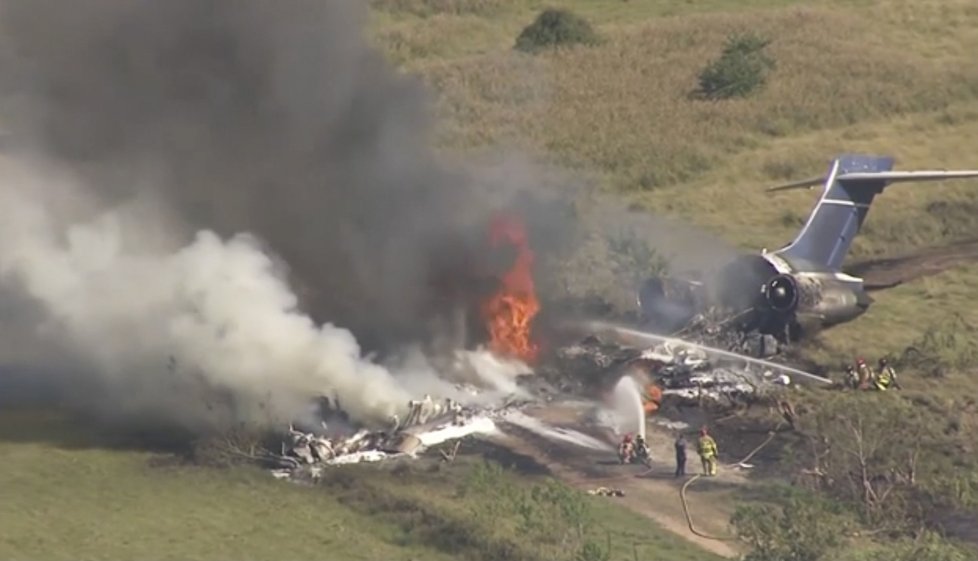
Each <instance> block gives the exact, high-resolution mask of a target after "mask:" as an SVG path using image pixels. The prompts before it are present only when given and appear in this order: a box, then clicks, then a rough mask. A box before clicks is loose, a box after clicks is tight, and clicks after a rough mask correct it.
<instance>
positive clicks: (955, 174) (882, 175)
mask: <svg viewBox="0 0 978 561" xmlns="http://www.w3.org/2000/svg"><path fill="white" fill-rule="evenodd" d="M968 177H978V170H959V171H946V170H926V171H876V172H851V173H844V174H841V175H837V176H836V177H835V180H836V181H838V182H840V183H849V184H859V183H860V182H877V181H885V182H887V183H896V182H900V181H941V180H943V179H965V178H968ZM828 179H829V178H828V176H822V177H813V178H811V179H803V180H801V181H794V182H792V183H786V184H784V185H778V186H777V187H770V188H768V189H766V191H767V192H769V193H773V192H775V191H787V190H789V189H803V188H809V189H811V188H812V187H815V186H816V185H824V184H825V182H826V181H828Z"/></svg>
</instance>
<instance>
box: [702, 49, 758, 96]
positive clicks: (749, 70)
mask: <svg viewBox="0 0 978 561" xmlns="http://www.w3.org/2000/svg"><path fill="white" fill-rule="evenodd" d="M768 43H770V40H769V39H764V38H762V37H759V36H757V35H753V34H744V35H733V36H731V37H728V38H727V43H726V45H725V46H724V48H723V53H722V54H721V55H720V58H718V59H716V60H714V61H713V62H711V63H709V64H708V65H707V66H706V68H704V69H703V71H702V72H700V76H699V90H698V93H699V94H700V95H702V96H703V97H705V98H707V99H727V98H732V97H746V96H747V95H749V94H750V93H752V92H753V91H755V90H756V89H758V88H760V87H761V86H763V85H764V83H765V82H766V81H767V74H768V72H769V71H771V70H772V69H773V68H774V60H773V59H772V58H771V57H769V56H768V55H767V54H765V53H764V47H766V46H767V45H768Z"/></svg>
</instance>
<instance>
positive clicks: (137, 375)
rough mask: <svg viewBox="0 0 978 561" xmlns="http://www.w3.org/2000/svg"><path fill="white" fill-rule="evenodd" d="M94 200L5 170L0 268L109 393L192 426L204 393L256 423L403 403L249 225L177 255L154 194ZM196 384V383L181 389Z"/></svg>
mask: <svg viewBox="0 0 978 561" xmlns="http://www.w3.org/2000/svg"><path fill="white" fill-rule="evenodd" d="M92 202H93V201H91V200H89V199H87V198H86V193H85V190H84V188H83V187H81V186H79V185H78V184H77V183H76V180H72V179H71V178H66V177H65V176H58V175H56V174H53V173H40V172H39V171H38V168H37V167H34V166H32V167H30V168H27V169H25V168H23V167H21V166H16V167H15V166H14V165H7V166H5V167H4V168H3V170H2V172H0V273H2V275H3V279H4V281H7V282H14V283H16V284H17V285H18V286H19V287H20V288H21V289H22V290H23V291H24V293H26V295H28V296H29V297H30V298H32V299H33V300H34V301H36V302H37V303H39V304H40V305H41V307H42V308H43V310H44V312H46V315H47V317H48V318H49V320H50V324H49V327H50V328H52V329H53V331H51V330H50V329H49V330H48V333H49V334H50V335H53V336H55V337H56V338H58V339H59V340H62V341H67V342H68V344H69V345H70V346H71V347H72V348H73V350H74V352H75V353H77V356H78V357H79V358H82V359H84V360H86V361H88V362H90V364H91V366H92V367H93V368H95V369H96V370H97V372H98V373H99V376H100V379H101V381H102V383H103V385H105V386H107V387H109V388H111V394H109V395H104V396H103V399H104V400H105V401H106V402H107V403H115V404H116V405H117V406H118V407H119V408H120V409H121V410H127V409H128V410H130V412H138V411H139V410H143V412H144V413H154V412H155V413H157V414H160V415H164V416H165V415H167V414H170V415H172V414H175V413H178V414H179V415H180V416H181V418H180V419H168V420H170V421H173V420H177V421H180V422H183V423H185V424H188V425H190V426H194V427H200V426H204V424H206V423H209V424H213V423H214V422H216V421H217V419H214V418H207V417H206V415H205V412H206V410H207V407H206V404H207V402H208V400H209V399H213V396H209V395H207V390H210V391H215V392H218V393H220V392H228V393H229V394H230V395H233V400H234V405H233V407H234V408H235V414H236V417H237V418H236V419H235V420H248V421H252V422H263V421H269V422H287V421H288V420H291V419H293V418H295V417H296V415H297V414H298V413H300V412H302V411H304V410H305V409H306V408H307V406H308V403H309V400H310V399H311V398H313V397H315V396H320V395H322V396H327V397H330V398H334V399H335V398H338V399H339V401H340V402H341V403H342V405H343V407H344V409H345V410H346V411H347V412H348V413H349V414H350V415H351V416H353V417H354V418H356V419H359V420H363V421H368V422H369V421H374V422H382V421H383V420H384V419H385V418H386V417H387V416H389V415H391V414H392V413H394V412H395V411H396V410H397V409H398V408H400V407H402V406H403V405H404V404H406V402H407V400H408V399H410V397H411V396H410V395H409V394H408V392H407V391H406V390H404V389H403V388H402V387H401V386H400V384H399V383H398V381H397V380H396V379H395V378H394V377H393V376H392V375H391V373H390V372H389V371H388V370H387V369H385V368H384V367H382V366H379V365H377V364H373V363H371V362H369V361H367V360H364V359H363V358H362V357H361V354H360V353H361V351H360V348H359V346H358V344H357V341H356V340H355V338H354V337H353V335H352V334H351V333H350V332H349V331H347V330H345V329H342V328H339V327H336V326H333V325H330V324H325V325H323V326H317V325H316V324H314V323H313V321H312V320H311V319H310V318H309V317H308V316H306V315H305V314H303V313H302V312H301V311H299V310H298V309H297V299H296V296H295V294H294V293H293V292H292V291H291V290H290V288H289V286H288V285H287V283H286V281H285V279H284V276H283V271H281V270H280V269H279V268H278V266H277V265H276V263H275V262H274V261H273V260H272V259H271V258H270V257H269V256H268V255H267V254H266V253H265V252H264V251H263V248H262V247H261V246H260V244H259V243H258V242H257V241H256V240H254V239H253V238H251V237H250V236H248V235H247V234H242V235H238V236H235V237H233V238H231V239H226V240H225V239H221V238H220V237H218V236H217V235H216V234H214V233H212V232H209V231H201V232H199V233H198V234H197V235H196V237H195V238H194V239H193V242H192V243H191V244H190V245H187V246H185V247H183V248H179V249H177V250H175V251H173V250H171V248H172V247H173V245H172V244H171V243H168V242H167V241H166V240H165V237H166V236H165V235H163V236H149V235H148V233H150V232H165V230H166V224H164V223H163V221H162V220H161V219H160V218H159V217H158V215H156V216H154V213H153V212H152V210H153V208H152V205H151V204H133V205H129V206H127V207H117V208H112V209H108V210H103V211H101V212H97V213H96V214H95V215H94V217H91V218H89V217H88V216H86V215H89V216H90V215H91V213H90V212H85V210H86V207H87V208H88V209H90V208H92V207H91V203H92ZM59 203H60V204H59ZM168 365H169V366H170V368H169V369H168V368H167V367H168ZM79 375H81V374H79ZM195 380H197V381H199V383H200V384H201V387H200V388H199V389H200V390H201V392H192V391H191V392H188V391H186V390H187V389H188V387H190V386H192V385H193V384H194V383H195ZM205 388H206V389H207V390H205ZM195 400H196V401H195ZM154 410H155V411H154Z"/></svg>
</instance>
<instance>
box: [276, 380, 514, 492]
mask: <svg viewBox="0 0 978 561" xmlns="http://www.w3.org/2000/svg"><path fill="white" fill-rule="evenodd" d="M487 413H488V412H486V411H479V410H475V409H472V408H465V407H462V406H461V404H459V403H458V402H455V401H452V400H450V399H447V400H444V401H443V402H435V401H434V400H433V399H432V398H431V396H428V395H426V396H425V397H424V399H421V400H416V401H412V402H411V403H410V413H409V415H408V416H407V418H406V419H405V421H404V422H398V423H397V424H396V425H394V426H392V431H390V432H388V431H374V432H371V431H368V430H365V429H362V430H359V431H357V432H356V433H354V434H353V435H352V436H347V437H344V436H342V435H337V436H333V437H330V436H328V429H327V427H326V426H325V425H324V426H323V431H322V433H321V434H316V433H312V432H308V433H307V432H302V431H299V430H296V429H295V428H294V427H291V426H290V427H289V431H288V435H287V439H286V441H285V442H283V443H282V452H281V454H275V455H271V458H270V460H271V463H272V465H273V468H274V469H273V470H272V475H273V476H274V477H275V478H277V479H290V480H295V481H315V480H316V479H319V477H320V476H321V475H322V470H323V469H324V468H325V467H327V466H336V465H347V464H356V463H363V462H378V461H382V460H387V459H391V458H396V457H403V456H408V457H416V456H417V455H418V454H420V453H422V452H424V451H425V450H427V449H428V448H430V447H432V446H436V445H438V444H441V443H444V442H448V441H451V440H459V439H462V438H464V437H466V436H469V435H475V434H480V435H487V434H492V433H493V432H495V431H496V425H495V423H494V422H493V420H492V418H490V416H489V415H488V414H487ZM456 451H457V449H456Z"/></svg>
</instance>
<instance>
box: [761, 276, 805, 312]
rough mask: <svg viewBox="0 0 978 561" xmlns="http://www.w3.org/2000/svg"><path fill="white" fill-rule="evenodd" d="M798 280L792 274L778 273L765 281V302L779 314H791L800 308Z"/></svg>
mask: <svg viewBox="0 0 978 561" xmlns="http://www.w3.org/2000/svg"><path fill="white" fill-rule="evenodd" d="M798 292H799V291H798V282H797V281H795V278H794V277H793V276H791V275H785V274H782V275H777V276H775V277H774V278H772V279H771V280H769V281H767V282H766V283H764V286H763V293H764V302H765V303H766V304H767V305H768V306H770V308H771V310H773V311H775V312H777V313H779V314H790V313H791V312H794V311H795V310H796V309H797V308H798Z"/></svg>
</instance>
